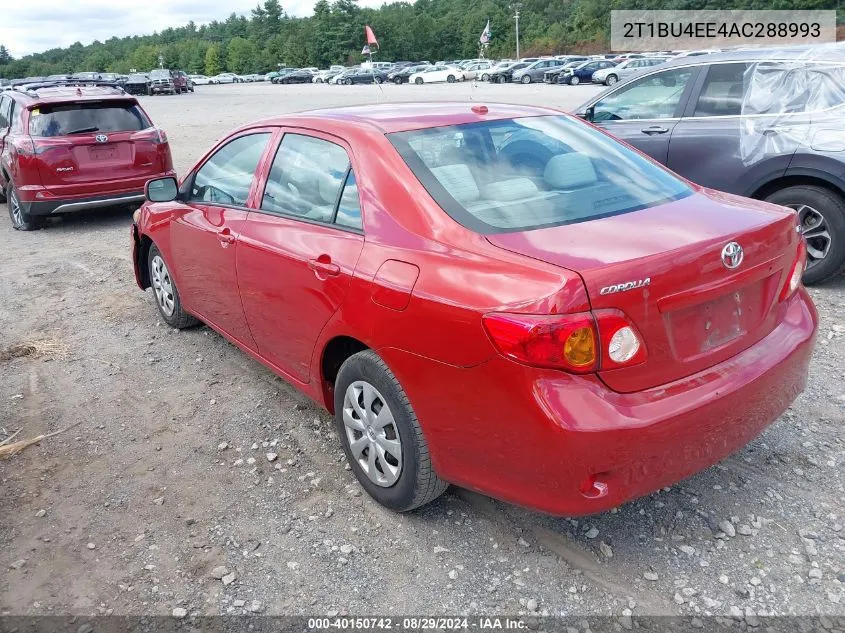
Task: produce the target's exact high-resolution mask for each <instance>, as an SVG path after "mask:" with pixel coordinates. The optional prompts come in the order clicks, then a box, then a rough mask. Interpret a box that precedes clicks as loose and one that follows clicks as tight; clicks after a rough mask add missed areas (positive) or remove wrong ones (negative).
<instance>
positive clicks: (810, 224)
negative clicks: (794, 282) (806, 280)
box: [786, 204, 832, 270]
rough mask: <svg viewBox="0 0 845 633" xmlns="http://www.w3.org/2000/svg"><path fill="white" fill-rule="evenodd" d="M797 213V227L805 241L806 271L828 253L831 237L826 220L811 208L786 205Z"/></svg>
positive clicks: (801, 205) (804, 205)
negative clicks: (799, 228)
mask: <svg viewBox="0 0 845 633" xmlns="http://www.w3.org/2000/svg"><path fill="white" fill-rule="evenodd" d="M786 206H788V207H789V208H790V209H795V211H797V212H798V220H799V223H800V224H799V226H800V227H801V233H802V234H803V235H804V239H805V240H807V270H809V269H810V268H812V267H813V266H815V265H816V264H818V263H819V262H821V260H823V259H824V258H825V257H827V254H828V253H829V252H830V245H831V242H832V240H831V236H830V229H829V228H828V226H827V220H825V218H824V216H823V215H822V214H821V213H819V212H818V211H817V210H816V209H814V208H813V207H811V206H809V205H806V204H788V205H786Z"/></svg>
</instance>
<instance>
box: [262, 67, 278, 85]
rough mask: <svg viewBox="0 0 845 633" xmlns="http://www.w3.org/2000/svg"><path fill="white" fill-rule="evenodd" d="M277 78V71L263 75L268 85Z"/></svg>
mask: <svg viewBox="0 0 845 633" xmlns="http://www.w3.org/2000/svg"><path fill="white" fill-rule="evenodd" d="M278 76H279V72H278V71H277V70H274V71H271V72H269V73H267V74H266V75H264V81H269V82H270V83H272V82H273V80H274V79H275V78H276V77H278Z"/></svg>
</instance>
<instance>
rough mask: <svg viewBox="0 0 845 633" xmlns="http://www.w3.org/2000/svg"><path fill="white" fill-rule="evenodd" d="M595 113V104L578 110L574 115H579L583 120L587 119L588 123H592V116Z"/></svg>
mask: <svg viewBox="0 0 845 633" xmlns="http://www.w3.org/2000/svg"><path fill="white" fill-rule="evenodd" d="M595 114H596V106H590V107H589V108H587V109H586V110H584V111H583V112H579V113H578V114H577V115H576V116H579V117H581V118H582V119H584V120H585V121H589V122H590V123H592V122H593V117H594V116H595Z"/></svg>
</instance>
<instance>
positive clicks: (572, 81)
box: [569, 75, 581, 86]
mask: <svg viewBox="0 0 845 633" xmlns="http://www.w3.org/2000/svg"><path fill="white" fill-rule="evenodd" d="M580 83H581V80H580V79H579V78H578V76H577V75H572V78H571V79H570V80H569V85H570V86H577V85H578V84H580Z"/></svg>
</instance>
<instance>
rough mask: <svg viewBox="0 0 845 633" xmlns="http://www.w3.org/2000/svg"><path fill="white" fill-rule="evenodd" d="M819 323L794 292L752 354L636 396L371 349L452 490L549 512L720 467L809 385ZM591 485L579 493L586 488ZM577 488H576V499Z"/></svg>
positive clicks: (604, 502)
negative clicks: (398, 386)
mask: <svg viewBox="0 0 845 633" xmlns="http://www.w3.org/2000/svg"><path fill="white" fill-rule="evenodd" d="M817 321H818V317H817V315H816V311H815V308H814V306H813V304H812V302H811V300H810V299H809V296H808V295H807V294H806V292H805V291H804V290H803V289H802V290H801V291H799V292H798V293H797V294H796V295H795V296H794V297H792V299H790V301H789V305H788V306H787V309H786V310H785V316H784V318H783V321H782V322H781V323H780V325H778V327H777V328H775V330H774V331H772V333H771V334H770V335H769V336H767V337H766V338H764V339H763V340H761V341H760V342H759V343H757V344H756V345H754V346H753V347H751V348H749V349H747V350H745V351H744V352H742V353H740V354H738V355H736V356H735V357H733V358H731V359H729V360H728V361H726V362H724V363H721V364H719V365H716V366H714V367H711V368H709V369H708V370H706V371H703V372H701V373H699V374H695V375H693V376H689V377H687V378H684V379H682V380H679V381H676V382H673V383H669V384H666V385H663V386H661V387H659V388H654V389H649V390H646V391H642V392H638V393H629V394H622V393H617V392H614V391H611V390H610V389H608V388H607V387H606V386H605V385H604V384H603V383H602V382H601V381H600V380H599V379H598V378H597V377H596V376H572V375H568V374H564V373H561V372H555V371H546V370H537V369H532V368H529V367H524V366H521V365H518V364H516V363H513V362H510V361H508V360H506V359H504V358H502V357H495V358H494V359H492V360H490V361H488V362H486V363H484V364H482V365H478V366H476V367H471V368H458V367H452V366H447V365H443V364H439V363H435V362H433V361H430V360H427V359H422V358H420V357H419V356H413V355H410V354H406V353H404V352H400V351H398V350H380V352H379V353H380V354H382V356H383V357H384V359H385V362H387V364H388V365H389V366H390V367H391V369H392V370H393V371H394V373H395V374H396V375H397V377H398V378H399V380H400V382H401V383H402V385H403V386H405V390H406V392H407V394H408V397H409V400H410V402H411V404H412V406H413V407H414V409H415V411H416V413H417V416H418V418H419V420H420V423H421V424H422V426H423V432H424V433H425V435H426V438H427V440H428V442H429V445H430V449H431V455H432V459H433V461H434V466H435V468H436V470H437V472H438V474H439V475H440V476H441V477H443V478H444V479H446V480H447V481H450V482H452V483H455V484H457V485H460V486H463V487H466V488H470V489H473V490H476V491H478V492H481V493H484V494H488V495H491V496H493V497H497V498H500V499H503V500H505V501H509V502H513V503H516V504H519V505H523V506H528V507H531V508H534V509H537V510H541V511H544V512H548V513H551V514H557V515H570V516H574V515H582V514H592V513H595V512H601V511H604V510H607V509H610V508H613V507H615V506H618V505H620V504H622V503H625V502H626V501H629V500H632V499H635V498H637V497H640V496H643V495H646V494H649V493H651V492H653V491H655V490H658V489H660V488H662V487H664V486H668V485H671V484H674V483H676V482H678V481H680V480H682V479H685V478H686V477H689V476H691V475H693V474H695V473H697V472H699V471H701V470H704V469H705V468H707V467H709V466H711V465H713V464H715V463H716V462H718V461H720V460H722V459H724V458H725V457H727V456H728V455H730V454H731V453H733V452H735V451H737V450H739V449H740V448H742V447H743V446H745V445H746V444H747V443H748V442H750V441H751V440H752V439H754V438H755V437H756V436H757V435H759V434H760V433H761V432H762V431H763V430H764V429H765V428H766V427H767V426H769V425H770V424H771V423H772V422H773V421H774V420H776V419H777V418H778V416H780V415H781V414H782V413H783V412H784V411H785V410H786V409H787V407H789V405H790V404H791V403H792V401H793V400H794V399H795V397H796V396H797V395H798V394H799V393H801V391H803V389H804V387H805V385H806V379H807V370H808V365H809V362H810V357H811V354H812V348H813V342H814V339H815V332H816V326H817ZM593 479H594V480H595V481H596V482H597V484H598V485H597V486H593V487H590V486H589V485H584V484H585V483H586V482H590V481H592V480H593ZM582 490H583V492H582Z"/></svg>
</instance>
